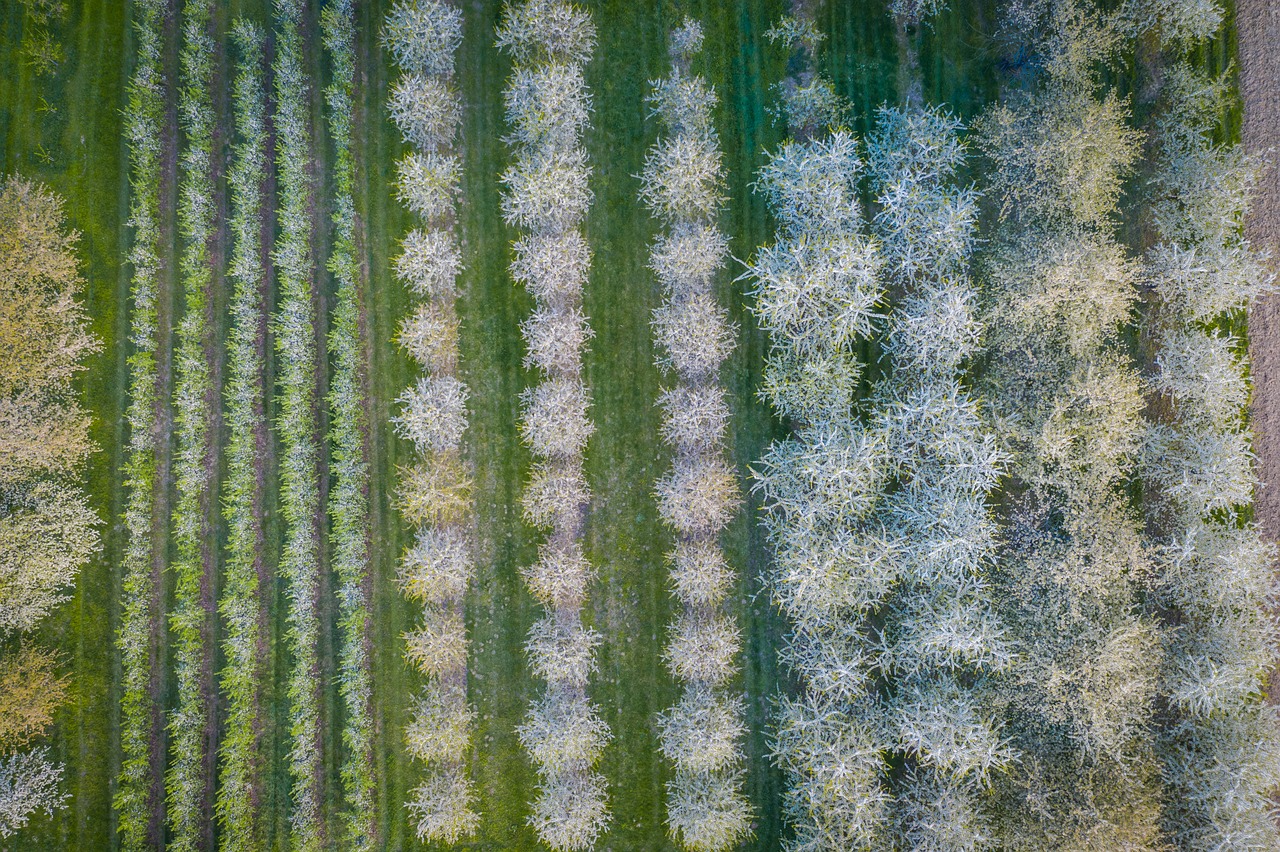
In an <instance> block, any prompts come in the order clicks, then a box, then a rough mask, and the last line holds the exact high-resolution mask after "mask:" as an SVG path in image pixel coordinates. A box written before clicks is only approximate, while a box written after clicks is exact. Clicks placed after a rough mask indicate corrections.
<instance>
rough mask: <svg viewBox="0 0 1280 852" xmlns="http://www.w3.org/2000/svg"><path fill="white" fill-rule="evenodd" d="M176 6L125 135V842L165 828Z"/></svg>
mask: <svg viewBox="0 0 1280 852" xmlns="http://www.w3.org/2000/svg"><path fill="white" fill-rule="evenodd" d="M175 13H176V10H175V9H174V8H173V7H172V5H171V3H170V2H167V0H143V2H141V3H138V4H137V6H136V7H135V35H136V41H135V53H136V56H137V65H136V67H135V69H134V73H133V78H132V79H131V81H130V83H129V104H128V107H127V109H126V111H125V120H124V125H125V134H126V137H127V140H128V144H129V157H130V189H131V196H132V198H131V201H130V216H129V225H130V227H132V228H133V235H134V236H133V248H132V250H131V251H130V253H129V263H130V265H131V266H132V267H133V278H132V282H131V286H130V295H131V297H132V300H133V306H132V311H131V313H130V334H129V339H130V342H131V343H132V345H133V352H132V354H131V355H130V356H129V409H128V412H127V420H128V424H129V446H128V460H127V462H126V463H125V464H126V467H125V478H126V483H127V485H128V488H129V496H128V502H127V504H126V507H125V514H124V523H125V529H126V532H127V535H128V541H127V544H126V545H125V553H124V565H123V573H124V579H123V595H122V608H121V615H120V633H119V638H118V642H119V646H120V655H121V669H122V673H123V674H122V680H123V683H122V686H121V696H120V740H121V750H122V752H123V756H122V763H121V768H120V778H119V783H118V786H117V789H116V794H115V802H114V805H115V811H116V813H117V814H118V818H119V823H120V833H121V846H122V848H123V849H125V850H129V851H130V852H132V850H137V849H144V848H148V847H150V848H157V847H158V846H160V845H161V841H162V838H163V826H164V783H163V777H162V773H163V766H164V754H165V751H164V726H163V716H162V714H163V708H162V707H161V706H159V704H158V702H157V701H156V695H157V693H158V689H157V688H156V687H157V684H158V683H162V682H163V681H162V680H160V679H161V678H162V677H163V668H164V665H163V664H164V660H163V656H162V651H163V644H162V643H161V642H160V635H161V633H162V629H161V625H162V624H163V618H164V616H163V610H162V607H161V605H160V602H159V596H160V594H161V592H162V590H163V588H164V586H163V583H162V582H161V581H162V579H163V571H164V565H165V561H166V559H167V552H166V551H167V547H168V545H167V542H168V536H167V534H165V533H164V531H163V530H164V529H166V528H167V525H168V517H167V510H168V499H167V496H166V495H167V493H168V487H167V484H166V481H167V478H168V465H169V419H168V418H169V409H168V399H167V397H168V387H169V386H168V381H167V377H168V370H169V366H170V365H169V363H168V357H167V352H168V343H167V337H168V334H169V323H170V322H171V318H170V311H171V305H170V304H169V295H168V294H169V286H168V283H169V282H168V280H167V269H166V265H165V264H164V263H163V262H162V257H163V256H164V255H163V246H164V245H165V244H166V241H165V239H164V235H165V233H166V231H165V227H164V224H163V221H162V217H161V184H162V179H161V178H162V172H164V170H165V168H166V166H165V162H164V160H165V155H166V154H167V153H171V149H170V146H171V145H173V144H175V142H174V141H173V139H172V135H173V132H176V128H174V127H171V126H169V123H168V121H167V119H166V111H167V105H168V90H169V89H170V87H171V85H172V81H168V80H166V78H165V72H164V55H165V38H164V35H163V31H164V25H165V20H166V18H167V17H168V16H170V15H172V14H175Z"/></svg>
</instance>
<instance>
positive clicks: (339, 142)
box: [321, 0, 382, 850]
mask: <svg viewBox="0 0 1280 852" xmlns="http://www.w3.org/2000/svg"><path fill="white" fill-rule="evenodd" d="M321 27H322V31H323V34H324V43H325V48H326V50H327V53H328V56H329V61H330V67H331V69H332V80H333V82H332V83H331V84H330V85H329V87H328V89H327V91H326V100H327V102H328V106H329V113H328V116H329V133H330V136H331V137H332V139H333V146H334V150H335V152H336V159H335V161H334V164H333V174H334V210H333V226H334V227H333V242H332V245H331V247H330V254H329V271H330V272H332V273H333V276H334V279H335V281H336V282H337V289H338V292H337V298H336V301H335V303H334V307H333V311H332V314H331V316H330V326H329V351H330V354H331V355H332V356H333V376H332V380H331V384H330V388H329V408H330V412H331V416H330V420H329V440H330V442H331V444H332V447H333V451H332V455H331V462H330V471H331V473H332V476H333V486H332V490H331V491H330V492H329V521H330V533H329V535H330V542H331V547H332V553H333V570H334V573H335V575H336V577H337V581H338V607H339V610H338V624H339V630H340V636H341V639H340V642H341V644H340V651H339V660H338V667H339V675H338V678H339V679H338V686H339V691H340V692H341V695H342V699H343V702H344V705H345V709H346V716H345V719H344V722H343V730H342V740H343V743H344V744H345V746H346V751H345V759H344V760H343V763H342V780H343V788H344V792H345V795H346V799H347V810H346V812H345V814H344V819H345V822H346V827H347V832H348V834H347V837H346V838H345V841H344V845H345V847H346V848H350V849H360V850H366V849H379V848H381V847H382V838H381V818H380V816H379V812H378V806H377V799H376V793H377V790H376V785H377V780H376V778H375V776H374V772H375V768H376V766H377V760H376V754H375V753H374V741H373V714H374V707H373V682H372V671H371V660H370V651H371V650H372V641H373V625H372V623H371V620H370V619H371V616H370V611H369V606H370V600H369V595H370V590H371V588H372V586H371V585H370V583H371V578H370V574H369V571H370V558H369V554H370V530H369V458H368V443H367V432H368V428H369V425H368V392H367V387H368V370H367V367H366V362H365V358H364V352H365V336H364V332H365V327H364V321H363V317H362V316H361V304H362V298H361V293H360V292H359V290H358V289H357V288H358V286H359V284H358V282H359V280H360V271H359V268H358V260H357V256H356V214H355V201H354V186H353V184H354V180H355V154H354V151H353V150H352V147H351V143H352V140H351V124H352V118H353V103H352V98H353V94H354V89H355V38H356V33H355V9H354V7H353V5H352V3H351V0H339V2H337V3H335V4H333V5H331V6H327V7H326V8H325V10H324V13H323V16H322V20H321Z"/></svg>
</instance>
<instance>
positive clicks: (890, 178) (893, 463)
mask: <svg viewBox="0 0 1280 852" xmlns="http://www.w3.org/2000/svg"><path fill="white" fill-rule="evenodd" d="M960 130H961V127H960V123H959V122H958V121H956V120H955V119H954V118H952V117H950V116H949V115H947V114H946V113H944V112H942V111H939V110H926V109H922V108H919V107H909V108H906V109H889V108H884V109H881V111H880V112H879V114H878V122H877V129H876V133H875V135H874V136H873V137H872V139H871V140H870V144H869V146H868V161H869V166H870V185H871V187H872V189H873V190H874V191H875V193H876V202H877V205H878V207H879V212H878V214H877V215H876V217H875V220H874V223H873V224H874V232H875V234H876V236H877V237H878V238H879V241H880V248H881V253H882V255H883V257H884V260H885V265H884V267H883V280H884V282H885V284H886V285H887V286H888V287H889V288H890V291H891V292H892V293H893V294H894V296H895V307H894V310H893V311H892V313H891V314H890V315H889V317H888V322H887V329H886V333H885V336H884V338H883V341H884V342H883V353H884V354H883V356H882V358H881V363H882V364H883V365H885V367H886V368H887V369H888V370H890V375H889V376H888V377H886V378H885V379H883V380H882V381H881V382H879V384H878V386H877V388H876V390H875V392H874V393H873V395H872V397H871V399H870V401H869V405H870V408H871V412H872V413H871V418H870V422H871V428H872V430H873V431H874V432H875V433H876V434H877V435H878V436H879V438H880V439H881V440H882V441H883V450H884V458H883V463H884V464H885V471H884V476H885V484H884V486H883V492H882V494H881V495H880V498H879V500H878V501H877V503H876V505H875V507H874V508H873V509H872V511H871V513H870V515H869V516H868V518H867V519H866V520H865V521H864V522H863V536H862V540H861V543H862V544H863V545H864V546H870V547H875V546H876V545H877V544H879V543H881V542H883V543H885V544H887V545H888V548H889V550H888V554H887V555H888V559H887V560H886V564H885V568H886V570H887V575H886V578H885V579H886V580H888V582H889V584H890V585H889V587H888V588H887V590H886V591H887V594H886V595H885V596H884V598H883V599H882V602H881V603H880V605H879V606H878V607H877V609H876V611H875V614H874V616H873V617H872V620H873V622H875V623H876V626H875V627H874V628H873V630H874V631H875V632H878V634H879V635H878V637H877V639H876V641H875V642H874V644H873V647H872V648H871V649H869V653H868V654H867V658H866V661H865V663H864V665H865V666H866V667H867V668H868V670H869V675H870V677H871V678H872V679H873V685H872V687H871V689H870V696H871V700H870V702H869V703H870V704H871V705H872V706H873V707H874V708H875V711H874V712H876V713H878V714H879V715H880V717H881V721H880V735H881V736H883V737H884V738H885V739H884V741H883V744H882V746H881V749H882V755H883V756H882V759H883V760H884V762H885V764H886V766H889V765H892V766H900V767H901V770H900V771H897V772H894V773H886V774H885V775H883V776H882V782H881V783H882V788H883V789H884V791H885V794H886V797H887V802H886V803H887V806H888V807H887V809H886V812H885V814H884V817H883V818H884V822H883V823H882V824H881V826H880V827H879V828H880V831H882V832H883V836H884V837H885V838H886V839H885V840H882V841H878V842H877V843H876V844H875V845H888V846H891V847H893V848H904V849H976V848H981V847H983V846H985V845H987V844H988V843H989V841H990V832H989V828H988V826H987V820H986V815H985V813H984V812H983V807H982V805H983V802H984V800H985V794H986V790H987V789H988V788H989V786H990V784H991V782H992V780H993V779H994V778H995V777H996V776H997V775H998V774H1000V773H1001V772H1002V771H1004V770H1005V769H1007V767H1008V764H1009V762H1010V759H1011V757H1012V755H1011V754H1010V752H1009V749H1008V748H1007V747H1006V746H1005V744H1004V743H1003V742H1002V736H1001V733H1000V731H999V724H1000V720H999V718H998V706H997V704H996V702H995V701H994V700H993V698H994V696H993V694H992V690H991V689H990V684H991V682H992V679H993V677H997V676H998V675H999V674H1000V673H1001V672H1003V671H1004V670H1005V669H1007V667H1008V666H1009V664H1010V660H1011V658H1012V655H1013V649H1012V648H1010V647H1009V646H1008V645H1007V643H1006V642H1005V641H1004V639H1003V635H1004V632H1005V631H1004V627H1003V625H1002V624H1001V623H1000V621H999V618H998V616H997V614H996V612H995V607H994V605H993V601H992V590H991V584H990V582H989V579H988V574H989V572H990V570H991V568H992V566H993V564H994V561H995V556H996V541H997V536H996V529H995V524H994V522H993V519H992V518H991V515H990V510H989V508H988V505H987V500H988V495H989V493H990V492H991V491H992V490H993V489H994V488H995V486H996V484H997V481H998V479H999V477H1000V475H1001V472H1002V470H1003V465H1004V463H1005V457H1004V455H1003V454H1002V453H1001V452H1000V450H998V449H997V447H996V442H995V438H994V435H993V434H992V429H991V427H990V425H989V424H988V423H986V422H984V420H983V419H982V417H981V416H980V414H979V411H978V405H977V403H976V402H975V400H974V398H973V396H972V395H971V394H970V393H969V392H968V390H967V388H966V387H965V383H964V382H963V378H964V375H963V374H964V371H965V369H966V367H967V366H968V362H969V359H970V358H972V357H973V355H974V354H975V352H976V351H977V347H978V341H979V337H980V335H981V331H982V330H981V327H980V326H979V324H978V323H977V322H976V320H975V318H974V315H973V312H974V307H975V298H976V290H975V287H974V286H973V284H972V283H971V281H970V279H969V276H968V269H969V264H970V255H971V252H972V249H973V245H974V228H975V219H976V199H975V196H974V193H973V192H972V191H969V190H961V189H957V188H956V187H955V174H956V170H957V168H959V167H960V166H961V165H962V164H963V162H964V158H965V149H964V146H963V144H962V143H961V141H960V139H959V132H960Z"/></svg>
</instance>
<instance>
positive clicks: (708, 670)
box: [641, 19, 752, 852]
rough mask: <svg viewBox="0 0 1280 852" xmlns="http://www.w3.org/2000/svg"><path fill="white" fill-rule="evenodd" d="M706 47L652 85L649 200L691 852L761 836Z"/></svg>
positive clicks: (675, 759)
mask: <svg viewBox="0 0 1280 852" xmlns="http://www.w3.org/2000/svg"><path fill="white" fill-rule="evenodd" d="M701 46H702V27H701V25H700V24H699V23H698V22H696V21H694V20H692V19H686V20H685V22H684V23H683V25H682V26H681V27H679V28H678V29H677V30H675V32H674V33H673V34H672V37H671V59H672V73H671V76H670V77H667V78H666V79H663V80H658V81H656V82H654V83H653V84H652V86H653V93H652V95H651V96H650V103H651V104H652V106H653V110H654V114H655V115H656V117H657V118H658V119H659V121H661V123H662V125H663V129H664V130H665V131H666V135H664V136H662V137H661V138H659V140H658V142H657V144H656V145H655V146H654V148H653V149H652V150H651V151H650V153H649V156H648V157H647V159H646V161H645V168H644V172H643V174H642V175H641V198H642V199H643V200H644V202H645V203H646V205H647V206H648V207H649V210H650V211H651V212H652V213H653V215H654V216H655V217H657V218H658V219H659V220H661V221H662V223H663V224H664V226H665V230H664V231H663V232H662V233H661V235H660V236H659V237H658V238H657V241H656V242H655V244H654V246H653V249H652V252H651V254H650V268H652V269H653V271H654V272H655V273H656V274H657V276H658V278H659V280H660V281H661V283H662V286H663V291H664V293H665V299H664V301H663V304H662V306H661V307H659V308H658V309H657V310H656V311H654V319H653V328H654V335H655V337H656V339H657V343H658V347H657V348H658V352H659V356H658V363H659V366H661V367H664V368H666V369H668V370H670V371H671V372H672V374H673V378H674V379H675V381H674V383H673V385H672V386H671V387H670V388H668V389H667V390H665V391H664V392H663V394H662V398H661V400H660V402H661V405H662V407H663V411H664V418H663V424H662V435H663V437H664V439H665V440H666V441H667V443H668V444H669V445H670V446H671V448H672V449H673V450H674V452H675V459H674V464H673V469H672V470H671V471H670V472H669V473H668V474H667V475H666V476H664V477H663V478H662V479H660V480H659V482H658V487H657V498H658V511H659V514H660V515H661V517H662V519H663V520H664V521H665V522H666V524H667V525H668V526H669V527H671V528H672V529H673V530H674V531H675V533H676V537H677V544H676V547H675V549H674V550H673V551H672V552H671V553H670V554H668V561H669V563H670V566H671V583H672V588H673V589H674V591H675V593H676V597H677V598H678V599H679V601H680V607H681V609H680V613H679V615H678V616H677V618H676V621H675V623H674V624H673V625H672V628H671V637H670V639H669V640H668V642H667V647H666V652H665V654H664V657H665V659H666V663H667V668H668V669H669V670H670V671H671V673H672V674H673V675H674V676H675V677H676V678H677V679H678V680H680V681H681V682H682V686H683V690H682V695H681V700H680V702H679V703H678V704H676V705H675V706H674V707H671V708H669V709H668V710H667V711H666V712H664V713H663V714H662V715H661V716H660V717H659V734H660V742H661V748H662V753H663V756H664V757H666V759H667V760H668V761H669V762H670V763H671V764H672V766H673V767H674V770H675V772H674V775H673V777H672V779H671V780H670V781H669V782H667V826H668V828H669V830H670V832H671V835H672V836H673V837H674V838H675V839H676V840H678V841H679V842H680V843H681V844H682V845H683V846H684V848H686V849H691V850H698V852H719V850H727V849H732V848H734V847H735V846H737V845H738V844H739V843H740V842H741V841H742V840H743V839H744V838H746V837H747V836H748V835H749V834H750V832H751V818H752V812H751V807H750V804H749V803H748V801H747V799H746V796H745V795H744V793H743V790H742V782H743V777H744V775H745V769H744V764H745V759H744V756H743V753H742V743H741V738H742V735H743V732H744V730H745V725H744V723H743V706H742V700H741V699H740V698H739V697H737V696H736V695H734V694H733V693H732V692H731V691H730V689H729V686H730V684H731V683H732V681H733V678H734V676H735V675H736V674H737V672H738V657H739V655H740V653H741V646H742V640H741V636H740V631H739V630H738V626H737V624H736V623H735V622H734V620H733V619H732V618H731V617H729V616H727V615H725V614H724V612H723V611H722V610H723V606H722V605H723V603H724V600H725V598H726V596H727V595H728V594H729V592H730V591H731V589H732V585H733V580H734V572H733V569H732V567H731V566H730V565H729V564H728V562H727V560H726V559H725V556H724V553H723V552H722V551H721V549H720V546H719V536H720V533H721V531H722V530H723V529H724V528H725V526H727V525H728V523H729V522H730V521H731V520H732V519H733V517H734V515H735V514H736V512H737V509H738V506H739V505H740V504H741V502H742V500H741V496H740V493H739V487H738V478H737V475H736V473H735V471H734V470H733V467H732V466H731V464H730V463H729V461H728V459H727V458H726V455H727V454H726V452H725V440H726V434H725V433H726V431H727V430H728V426H729V406H728V402H727V400H726V398H725V389H724V386H723V384H722V383H721V382H720V380H719V372H720V366H721V364H722V363H723V362H724V360H725V358H727V357H728V356H729V354H730V352H731V349H732V346H733V339H734V336H735V335H734V329H733V327H732V325H731V324H730V322H729V319H728V312H727V311H726V310H725V309H724V308H722V307H721V306H720V305H719V303H718V302H717V300H716V298H715V290H714V285H715V276H716V273H717V272H718V271H719V270H720V269H721V268H722V267H723V265H724V261H725V258H726V256H727V253H728V249H727V242H726V239H725V236H724V234H723V233H722V232H721V231H720V229H719V228H718V227H717V226H716V221H715V220H716V216H717V213H718V212H719V210H720V207H721V205H722V203H723V201H724V166H723V163H722V155H721V152H720V142H719V138H718V137H717V136H716V132H715V128H714V124H713V121H712V111H713V109H714V107H715V103H716V96H715V92H714V90H713V89H711V87H710V86H708V84H707V81H706V79H705V78H703V77H701V76H697V75H694V74H692V73H691V71H690V65H691V63H692V61H693V60H694V59H695V58H696V57H697V55H698V53H699V52H700V50H701Z"/></svg>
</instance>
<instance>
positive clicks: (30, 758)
mask: <svg viewBox="0 0 1280 852" xmlns="http://www.w3.org/2000/svg"><path fill="white" fill-rule="evenodd" d="M61 781H62V765H61V764H54V763H51V762H50V761H49V749H47V748H33V749H30V750H28V751H20V752H15V753H14V754H11V755H9V756H8V757H5V758H2V759H0V838H6V837H11V836H12V835H13V834H14V833H16V832H17V831H18V830H19V829H21V828H22V827H23V826H25V825H26V824H27V821H28V820H29V819H30V818H31V815H32V814H33V813H35V812H36V811H40V810H42V811H44V812H45V813H47V814H49V815H50V816H52V815H53V812H54V811H55V810H58V809H59V808H61V807H62V806H63V805H64V804H65V803H66V801H67V797H68V794H66V793H59V792H58V784H59V782H61Z"/></svg>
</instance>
